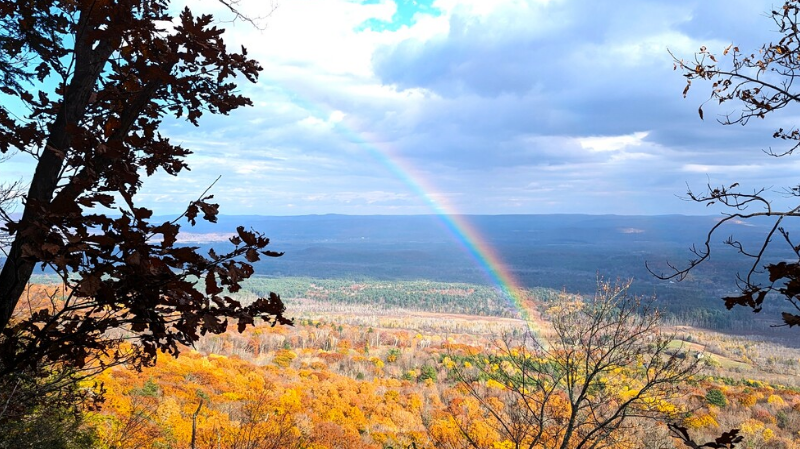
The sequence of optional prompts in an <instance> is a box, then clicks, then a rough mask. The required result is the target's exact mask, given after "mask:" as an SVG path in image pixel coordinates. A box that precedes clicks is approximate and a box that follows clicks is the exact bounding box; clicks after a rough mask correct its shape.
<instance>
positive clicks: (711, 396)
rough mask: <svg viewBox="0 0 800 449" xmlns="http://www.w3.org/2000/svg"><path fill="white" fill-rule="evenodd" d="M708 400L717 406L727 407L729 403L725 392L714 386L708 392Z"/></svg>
mask: <svg viewBox="0 0 800 449" xmlns="http://www.w3.org/2000/svg"><path fill="white" fill-rule="evenodd" d="M706 401H707V402H708V403H709V404H711V405H716V406H717V407H720V408H722V407H725V406H726V405H728V400H727V399H726V398H725V393H723V392H722V391H721V390H719V389H717V388H714V389H712V390H708V393H706Z"/></svg>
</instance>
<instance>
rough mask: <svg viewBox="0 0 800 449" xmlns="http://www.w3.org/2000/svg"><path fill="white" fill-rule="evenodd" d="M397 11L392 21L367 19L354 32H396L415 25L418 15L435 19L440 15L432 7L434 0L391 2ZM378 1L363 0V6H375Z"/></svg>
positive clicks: (437, 10) (440, 12)
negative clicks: (403, 27) (425, 15)
mask: <svg viewBox="0 0 800 449" xmlns="http://www.w3.org/2000/svg"><path fill="white" fill-rule="evenodd" d="M393 1H394V3H395V4H396V5H397V10H396V11H395V13H394V15H392V20H390V21H386V20H380V19H374V18H373V19H369V20H365V21H364V22H362V23H361V24H359V25H358V26H357V27H356V31H364V30H370V31H378V32H382V31H397V30H398V29H400V27H402V26H411V25H414V23H416V21H417V20H416V18H417V15H418V14H427V15H430V16H433V17H437V16H439V15H441V14H442V11H441V10H440V9H439V8H436V7H435V6H433V2H434V0H393ZM380 2H381V1H380V0H363V1H362V2H361V4H363V5H377V4H379V3H380Z"/></svg>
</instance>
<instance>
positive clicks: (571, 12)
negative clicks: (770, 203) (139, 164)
mask: <svg viewBox="0 0 800 449" xmlns="http://www.w3.org/2000/svg"><path fill="white" fill-rule="evenodd" d="M185 3H186V4H188V5H189V6H190V7H192V8H195V9H200V10H207V11H211V12H214V13H215V14H217V15H218V16H219V17H220V18H221V19H225V11H224V8H223V7H221V5H220V4H219V2H216V1H211V0H205V1H202V2H198V1H192V2H188V1H187V2H185ZM239 5H240V6H241V8H242V10H243V11H245V12H246V13H248V14H250V15H252V16H259V15H264V14H266V13H268V12H269V11H270V6H269V3H265V2H263V1H260V0H242V1H241V2H240V3H239ZM415 5H417V6H415ZM175 6H176V7H180V6H181V5H179V4H177V3H176V4H175ZM764 8H766V6H764V5H763V4H760V3H759V2H752V1H750V0H636V1H631V0H628V1H619V2H597V1H590V0H549V1H545V0H494V1H488V0H435V1H428V0H426V1H423V2H421V3H414V2H412V1H408V0H396V1H395V0H377V1H372V0H370V1H355V0H292V1H286V2H280V3H279V4H278V8H277V9H276V10H275V11H274V13H272V14H271V15H270V16H269V17H268V19H267V20H266V22H265V23H266V28H265V29H264V30H259V29H256V28H254V27H252V26H251V25H249V24H246V23H242V22H236V23H233V24H231V23H221V26H224V27H225V28H226V29H227V31H226V33H225V39H226V42H227V43H228V44H229V45H230V46H231V47H234V48H238V46H239V45H244V46H246V47H247V48H248V51H249V55H251V56H252V57H255V58H257V59H258V60H259V61H260V63H261V65H262V66H263V67H264V71H263V72H262V75H261V77H260V80H259V82H258V84H255V85H251V84H249V83H246V82H245V81H242V84H241V86H240V89H241V91H242V93H243V94H245V95H248V96H250V97H251V98H252V99H253V100H254V107H252V108H245V109H242V110H237V111H234V112H233V113H232V114H231V115H230V116H210V115H206V116H204V117H203V118H202V119H201V126H200V127H199V128H195V127H193V126H190V125H188V124H186V123H185V122H183V121H176V120H168V121H166V122H165V125H164V126H163V131H164V133H165V134H166V135H168V136H170V137H171V138H172V139H173V140H174V141H175V142H182V143H183V144H184V145H185V146H187V147H188V148H191V149H192V150H194V151H195V154H194V155H193V156H192V157H191V158H190V161H189V163H190V165H191V167H192V171H191V172H187V173H184V174H182V175H181V177H180V178H178V179H177V180H176V179H173V178H171V177H169V176H166V175H157V176H155V177H153V178H152V179H150V180H148V181H147V182H145V184H144V189H143V192H142V199H143V201H145V202H146V203H147V204H150V205H152V206H154V207H156V208H158V209H159V212H172V211H177V210H179V209H180V208H182V207H184V206H185V204H187V203H188V201H191V200H193V199H195V198H196V197H197V196H198V195H199V194H200V193H202V191H203V190H204V189H205V188H206V187H207V186H208V185H210V184H211V182H213V181H214V179H216V177H217V176H219V175H222V178H221V179H220V181H219V182H218V184H217V185H216V186H215V188H214V190H213V192H212V193H214V194H215V195H216V196H217V199H218V200H219V201H220V203H221V204H222V210H223V211H224V212H226V213H237V212H242V213H263V214H300V213H329V212H336V213H430V212H431V211H432V210H433V209H432V208H431V206H430V204H429V203H428V201H429V200H431V199H433V200H434V201H440V202H442V203H444V204H448V205H449V206H448V207H452V209H453V210H454V211H458V212H464V213H548V212H567V213H577V212H591V213H673V212H682V213H707V211H706V210H699V209H697V208H693V207H692V205H690V204H687V203H685V202H683V201H680V200H678V199H677V198H676V195H680V194H682V193H683V192H685V189H686V184H687V183H688V184H689V185H690V186H701V187H702V186H705V185H706V184H707V183H717V182H719V183H723V184H724V183H727V184H730V183H732V182H734V181H740V182H742V184H743V185H747V187H748V188H758V187H759V186H763V184H764V183H765V180H766V183H767V184H769V185H771V186H776V187H775V188H779V186H783V185H791V184H793V183H794V184H796V182H794V181H793V180H794V179H796V178H795V174H796V173H797V169H798V168H800V167H798V166H797V164H795V163H794V162H789V161H790V160H789V159H783V160H776V159H773V158H769V157H766V156H764V155H763V153H762V152H761V151H759V150H761V149H764V148H767V147H769V146H770V145H773V144H775V143H774V142H772V141H771V140H770V139H769V136H771V133H772V131H773V128H775V127H777V126H791V125H792V124H793V123H797V118H798V117H797V114H796V113H795V111H784V112H782V113H779V114H774V115H773V116H771V117H770V118H769V119H767V120H755V121H752V122H751V123H750V124H748V126H746V127H740V126H733V127H723V126H721V125H719V124H718V123H716V121H715V119H716V118H719V117H723V116H724V114H727V113H731V112H733V111H735V106H734V105H733V104H724V105H722V107H720V106H715V105H712V104H706V105H705V106H704V110H705V121H701V120H700V119H699V118H698V114H697V107H698V106H699V105H700V104H701V103H703V102H704V101H706V100H707V98H708V92H709V91H708V89H709V86H707V85H703V84H702V83H696V84H695V85H693V86H692V89H691V90H690V92H689V96H688V98H687V99H684V98H682V96H681V91H682V90H683V88H684V86H685V81H684V79H683V78H682V77H681V76H680V73H678V72H675V71H673V70H672V66H673V61H672V57H671V56H670V54H669V53H668V52H667V49H669V50H671V51H672V52H673V54H675V55H677V56H678V57H684V58H686V57H688V58H691V57H692V55H693V52H694V51H696V49H698V48H699V47H700V46H701V45H706V46H708V47H709V48H710V49H715V48H716V49H720V50H721V49H722V48H724V47H726V46H727V45H729V44H730V43H731V42H734V43H736V44H737V45H741V46H742V48H754V47H757V45H758V44H759V43H762V42H767V41H769V40H772V39H774V38H775V34H774V33H771V32H770V30H771V29H772V28H774V26H773V24H771V22H770V21H769V20H768V19H766V18H765V17H764V15H763V12H764V11H762V9H764ZM7 167H8V168H13V170H10V171H7V170H6V169H7ZM20 167H23V165H20V164H19V163H17V162H14V165H11V164H8V163H4V167H3V169H2V170H0V180H2V179H7V178H8V177H9V176H10V174H9V173H12V172H14V173H20V172H26V171H29V170H27V169H21V168H20Z"/></svg>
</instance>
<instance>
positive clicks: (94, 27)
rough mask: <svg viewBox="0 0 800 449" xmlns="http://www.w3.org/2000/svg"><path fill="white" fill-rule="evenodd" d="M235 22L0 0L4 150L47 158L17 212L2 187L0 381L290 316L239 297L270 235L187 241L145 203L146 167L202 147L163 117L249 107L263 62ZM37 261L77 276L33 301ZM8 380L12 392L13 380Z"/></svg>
mask: <svg viewBox="0 0 800 449" xmlns="http://www.w3.org/2000/svg"><path fill="white" fill-rule="evenodd" d="M221 1H222V2H223V3H225V4H227V5H228V6H229V7H231V8H233V6H235V5H233V4H230V3H226V1H225V0H221ZM232 10H233V9H232ZM234 12H235V10H234ZM167 24H171V25H170V26H167ZM223 31H224V30H222V29H220V28H218V27H216V26H215V25H214V22H213V19H212V17H211V16H209V15H195V14H194V13H193V12H192V11H191V10H189V9H188V8H186V9H183V10H182V11H180V12H179V13H178V14H173V12H172V11H171V10H170V9H169V1H168V0H119V1H103V0H55V1H51V0H30V1H9V2H3V3H2V4H0V97H2V101H0V161H2V160H3V156H7V155H9V154H11V153H20V154H21V155H23V156H24V155H27V156H30V157H31V158H32V159H33V160H34V161H35V170H34V171H33V173H32V175H31V177H30V186H29V188H28V190H27V192H23V193H22V194H21V196H22V201H21V202H22V204H23V209H22V215H21V217H19V218H15V217H13V216H12V215H11V214H10V213H9V209H8V207H9V205H10V204H11V203H13V201H12V202H9V201H7V198H8V197H9V196H14V195H17V194H18V193H17V192H15V191H11V190H9V189H8V187H7V186H6V188H5V189H4V191H5V192H6V193H5V194H4V198H6V201H0V224H2V231H3V232H4V233H5V234H6V235H7V236H8V237H7V238H8V239H10V245H9V246H7V247H5V248H4V249H3V255H4V256H5V257H4V259H5V260H4V262H3V265H2V269H1V270H0V379H5V381H6V382H12V383H13V382H16V381H14V380H8V379H9V378H10V377H13V376H18V375H19V373H28V374H30V373H34V374H32V375H34V377H35V376H37V375H42V376H44V375H47V374H46V373H47V372H46V371H41V369H42V367H47V366H51V367H52V366H58V367H59V369H62V368H65V367H66V368H70V369H75V370H79V371H80V370H83V369H86V368H91V367H99V368H102V367H103V366H107V365H108V364H114V363H119V362H121V361H125V362H126V363H129V364H130V365H132V366H142V365H148V364H152V363H153V362H154V360H155V358H156V355H157V353H158V352H159V351H162V352H165V353H169V354H172V355H177V354H178V352H179V345H180V344H191V343H192V342H194V341H196V340H197V339H198V338H199V337H200V336H201V335H202V334H205V333H207V332H212V333H221V332H224V331H225V330H226V328H227V325H228V322H229V321H231V320H232V321H234V322H236V323H237V325H238V328H239V330H242V329H244V328H245V327H246V326H247V325H250V324H252V323H253V322H254V320H255V319H256V318H258V317H262V318H265V319H268V320H271V321H272V322H273V323H290V321H289V320H288V319H286V318H285V317H284V316H283V313H284V306H283V304H282V302H281V300H280V298H279V297H278V296H277V295H275V294H270V295H269V296H268V297H267V298H260V299H258V300H256V301H255V302H253V303H251V304H248V305H245V304H241V303H239V302H238V301H236V300H235V299H233V298H231V297H230V296H229V294H230V293H231V292H236V291H237V290H238V289H239V288H240V283H241V282H242V280H244V279H246V278H248V277H249V276H250V275H251V274H252V273H253V268H252V266H251V265H250V264H251V263H252V262H255V261H257V260H258V259H259V258H260V257H262V256H265V255H266V256H278V255H280V254H279V253H276V252H272V251H268V250H267V249H266V246H267V244H268V243H269V240H268V239H267V238H265V237H264V236H263V235H261V234H260V233H257V232H254V231H249V230H246V229H244V228H243V227H240V228H239V229H238V235H237V236H235V237H233V238H231V243H232V244H233V249H232V250H230V251H229V252H227V253H217V252H214V251H209V252H208V253H207V254H201V253H200V252H199V251H198V250H197V248H192V247H186V246H179V245H177V244H176V241H177V239H176V237H177V234H178V232H179V228H180V225H179V224H178V220H177V219H176V220H175V221H169V222H155V221H154V220H152V219H151V217H152V211H151V210H149V209H147V208H145V207H140V206H137V204H136V202H135V195H136V193H137V192H138V191H139V189H140V188H141V186H142V183H143V182H144V179H145V177H146V176H150V175H152V174H154V173H156V172H164V173H167V174H170V175H173V176H177V175H178V174H180V173H181V172H183V171H184V170H185V169H187V168H188V166H187V161H186V157H187V156H188V155H189V154H191V151H190V150H189V149H187V148H184V147H182V146H181V145H178V144H174V143H172V142H171V141H170V140H169V139H168V138H167V137H165V136H163V135H161V134H160V133H159V131H158V130H159V126H160V124H161V123H162V120H163V119H164V118H165V117H167V116H170V115H171V116H174V117H178V118H181V117H183V118H185V119H186V120H188V121H189V122H190V123H192V124H194V125H197V124H198V120H199V119H200V117H201V116H202V115H203V114H204V113H213V114H227V113H228V112H230V111H232V110H234V109H236V108H239V107H242V106H247V105H250V104H251V102H250V100H249V99H248V98H247V97H245V96H242V95H241V94H239V93H238V92H237V85H236V83H235V82H234V80H235V79H236V78H241V79H247V80H249V81H251V82H255V81H256V79H257V77H258V72H259V71H260V70H261V68H260V67H259V65H258V63H257V62H256V61H254V60H252V59H250V58H248V57H247V53H246V51H245V50H244V49H242V50H241V52H239V53H237V52H232V51H229V50H228V49H227V47H226V46H225V43H224V42H223V39H222V35H223ZM210 199H211V197H210V196H205V197H201V198H199V199H198V200H197V201H194V202H192V203H191V204H189V205H188V208H187V209H186V211H185V212H184V214H183V215H182V216H181V219H183V218H185V219H186V220H187V221H188V222H189V223H191V224H195V223H196V220H197V219H198V217H199V216H202V219H205V220H209V221H212V222H213V221H215V220H216V216H217V213H218V205H216V204H213V203H212V202H210ZM37 266H46V267H49V268H50V269H52V270H53V271H55V272H56V273H57V274H58V275H59V276H60V277H61V279H62V280H63V283H64V285H65V288H64V289H63V290H62V291H61V292H60V293H59V295H58V298H57V299H58V300H57V301H55V300H54V301H50V302H48V303H47V304H45V305H44V306H43V307H39V308H35V309H31V310H25V311H22V312H21V311H20V307H19V305H20V304H21V302H20V298H21V295H22V294H23V292H24V291H25V286H26V284H27V283H28V281H29V279H30V276H31V273H32V272H33V270H34V268H35V267H37ZM53 299H56V298H53ZM123 339H124V340H126V341H128V342H130V343H131V344H130V345H129V346H128V345H126V346H124V347H126V348H129V349H128V350H123V347H121V346H120V342H121V341H122V340H123ZM35 373H38V374H35ZM9 385H11V384H9ZM2 391H4V393H2V394H0V398H2V399H3V402H5V403H8V401H11V399H10V398H9V397H7V394H6V393H8V394H11V393H10V392H11V391H14V389H13V388H11V387H9V388H2ZM11 402H13V401H11Z"/></svg>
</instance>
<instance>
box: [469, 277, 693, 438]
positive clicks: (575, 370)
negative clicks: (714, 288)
mask: <svg viewBox="0 0 800 449" xmlns="http://www.w3.org/2000/svg"><path fill="white" fill-rule="evenodd" d="M629 287H630V282H625V283H623V284H614V283H610V282H605V281H601V282H599V284H598V289H597V293H596V294H595V296H594V297H593V298H592V299H590V300H588V301H587V302H565V303H561V304H556V305H554V306H553V307H552V308H551V310H550V311H549V314H550V315H551V319H552V336H549V337H548V338H547V340H546V341H544V340H543V339H542V338H540V337H538V336H536V335H534V334H533V333H532V332H530V331H528V332H525V333H524V334H523V336H522V338H521V340H519V339H517V340H516V341H515V339H514V338H512V337H511V335H508V334H506V335H504V336H503V338H501V339H500V341H499V343H498V346H497V350H496V351H495V352H494V354H493V355H492V356H490V357H486V358H484V356H482V355H479V356H476V357H471V358H469V357H468V358H466V359H464V360H463V361H462V362H461V363H457V364H456V366H455V368H454V369H453V374H454V375H455V376H456V378H457V379H458V380H459V382H460V383H461V385H462V386H463V388H464V389H465V390H466V391H467V392H468V393H469V396H471V397H472V398H474V399H475V400H477V403H478V404H479V408H480V414H479V416H480V417H481V418H483V419H485V420H486V421H487V422H491V423H493V424H492V425H493V428H494V430H495V431H496V432H497V434H498V435H500V437H501V438H502V439H503V440H504V441H509V442H511V443H512V444H513V447H514V448H534V447H549V448H561V449H566V448H571V449H582V448H604V447H618V446H619V444H621V443H622V442H624V441H626V440H627V439H630V438H631V435H630V433H629V432H626V430H629V429H631V428H632V426H633V424H634V423H635V422H636V420H637V419H651V418H655V419H659V420H663V419H665V418H669V417H670V416H671V415H673V414H675V413H677V411H678V410H677V409H676V408H675V406H674V405H673V404H672V403H671V399H673V398H674V397H675V396H676V395H678V394H680V392H679V390H678V389H679V386H680V385H681V383H683V382H684V381H685V380H686V379H687V378H688V377H689V376H691V375H693V374H694V373H696V372H697V369H698V365H697V360H696V359H695V358H692V357H686V354H685V352H684V351H682V350H681V349H680V348H675V347H673V346H672V345H671V341H672V338H671V336H669V335H665V334H662V333H661V332H660V330H659V313H658V311H657V310H655V309H653V307H652V302H651V301H643V300H642V299H640V298H636V297H633V296H630V295H629V294H628V289H629ZM464 361H466V362H467V363H466V364H465V363H463V362H464ZM467 366H469V367H467ZM470 416H472V417H473V418H474V417H475V416H476V413H475V412H474V411H472V412H471V413H462V411H460V410H453V418H454V419H455V422H456V424H457V425H458V427H459V428H460V429H461V431H462V434H463V436H464V440H465V441H466V442H467V443H469V444H468V446H469V447H473V448H481V447H483V445H482V444H481V443H480V437H479V436H478V435H475V434H474V432H475V430H474V429H475V426H472V425H470V423H469V422H467V421H466V419H470Z"/></svg>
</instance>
